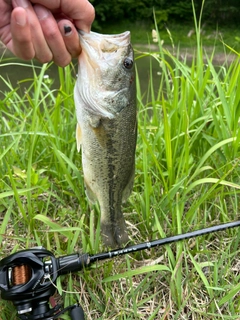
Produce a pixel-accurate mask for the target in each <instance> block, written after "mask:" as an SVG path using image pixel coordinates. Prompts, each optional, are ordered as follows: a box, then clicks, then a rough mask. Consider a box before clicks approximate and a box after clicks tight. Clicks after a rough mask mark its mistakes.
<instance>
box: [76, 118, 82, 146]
mask: <svg viewBox="0 0 240 320" xmlns="http://www.w3.org/2000/svg"><path fill="white" fill-rule="evenodd" d="M76 140H77V151H78V152H79V151H80V149H81V144H82V130H81V127H80V125H79V123H77V127H76Z"/></svg>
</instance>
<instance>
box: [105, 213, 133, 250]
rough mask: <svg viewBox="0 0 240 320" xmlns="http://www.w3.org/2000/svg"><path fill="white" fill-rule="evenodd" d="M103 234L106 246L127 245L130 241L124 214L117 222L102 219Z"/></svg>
mask: <svg viewBox="0 0 240 320" xmlns="http://www.w3.org/2000/svg"><path fill="white" fill-rule="evenodd" d="M101 234H102V241H103V243H104V245H105V246H106V247H111V248H115V247H119V246H122V245H126V244H127V243H128V241H129V238H128V233H127V227H126V223H125V220H124V217H123V216H122V217H121V218H120V219H119V220H118V221H117V222H106V221H101Z"/></svg>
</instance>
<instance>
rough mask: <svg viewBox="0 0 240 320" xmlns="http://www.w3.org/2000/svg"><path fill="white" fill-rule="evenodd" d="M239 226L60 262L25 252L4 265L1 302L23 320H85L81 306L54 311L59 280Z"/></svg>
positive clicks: (40, 252)
mask: <svg viewBox="0 0 240 320" xmlns="http://www.w3.org/2000/svg"><path fill="white" fill-rule="evenodd" d="M239 226H240V220H239V221H234V222H230V223H224V224H220V225H216V226H213V227H209V228H204V229H200V230H196V231H192V232H187V233H183V234H179V235H175V236H171V237H166V238H163V239H158V240H153V241H149V242H144V243H140V244H136V245H131V246H128V247H125V248H122V249H116V250H112V251H108V252H103V253H98V254H93V255H91V254H88V253H83V254H82V253H74V254H70V255H65V256H62V257H59V258H56V257H54V255H53V254H52V252H51V251H48V250H46V249H45V248H43V247H35V248H32V249H27V250H22V251H19V252H16V253H13V254H11V255H10V256H8V257H5V258H4V259H2V260H1V261H0V291H1V298H2V299H4V300H8V301H12V302H13V304H14V305H15V307H16V308H17V312H18V318H19V319H21V320H54V319H59V317H60V316H61V315H62V314H64V313H65V312H69V313H70V317H71V319H72V320H84V312H83V309H82V307H81V306H80V305H79V304H74V305H72V306H69V307H66V308H62V307H61V306H60V305H58V304H56V305H55V306H53V307H52V308H50V306H49V300H50V297H51V296H52V295H53V294H54V293H55V291H56V280H57V278H58V277H59V276H61V275H64V274H68V273H70V272H77V271H80V270H82V269H85V268H88V267H89V266H90V265H91V264H93V263H95V262H97V261H101V260H106V259H112V258H114V257H116V256H121V255H125V254H130V253H133V252H137V251H141V250H146V249H151V248H154V247H157V246H164V245H166V244H171V243H173V242H178V241H181V240H186V239H190V238H195V237H198V236H202V235H206V234H209V233H213V232H219V231H223V230H226V229H229V228H236V227H239Z"/></svg>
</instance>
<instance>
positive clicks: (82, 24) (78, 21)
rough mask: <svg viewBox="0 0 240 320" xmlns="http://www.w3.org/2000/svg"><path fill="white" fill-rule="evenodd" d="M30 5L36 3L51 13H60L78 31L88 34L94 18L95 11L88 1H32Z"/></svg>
mask: <svg viewBox="0 0 240 320" xmlns="http://www.w3.org/2000/svg"><path fill="white" fill-rule="evenodd" d="M32 3H38V4H41V5H43V6H45V7H46V8H48V9H50V10H51V11H52V12H54V11H55V12H62V13H64V14H65V15H67V16H68V18H70V19H72V20H74V24H75V25H76V27H77V28H78V29H81V30H83V31H85V32H89V31H90V29H91V24H92V22H93V20H94V18H95V10H94V7H93V6H92V4H91V3H90V2H89V1H88V0H81V1H80V0H78V1H76V0H51V1H49V0H32Z"/></svg>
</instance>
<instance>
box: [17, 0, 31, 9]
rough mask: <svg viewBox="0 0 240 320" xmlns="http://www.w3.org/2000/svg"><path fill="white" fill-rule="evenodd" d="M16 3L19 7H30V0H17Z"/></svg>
mask: <svg viewBox="0 0 240 320" xmlns="http://www.w3.org/2000/svg"><path fill="white" fill-rule="evenodd" d="M15 4H16V5H17V7H22V8H27V7H29V1H28V0H15Z"/></svg>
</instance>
